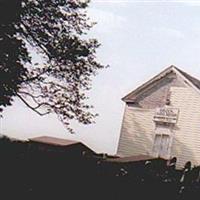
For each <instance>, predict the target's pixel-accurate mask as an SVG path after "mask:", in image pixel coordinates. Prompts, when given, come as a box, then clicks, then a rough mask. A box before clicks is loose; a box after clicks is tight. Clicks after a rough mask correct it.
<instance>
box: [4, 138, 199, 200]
mask: <svg viewBox="0 0 200 200" xmlns="http://www.w3.org/2000/svg"><path fill="white" fill-rule="evenodd" d="M83 152H84V153H83ZM175 165H176V159H175V158H174V159H172V160H171V161H170V162H169V161H165V160H161V159H156V160H149V161H148V160H146V161H138V162H128V163H116V162H113V163H112V162H107V161H106V160H105V159H103V158H102V157H101V156H100V155H97V154H94V153H91V152H89V151H88V152H87V151H86V150H85V149H83V148H82V147H81V146H79V147H78V146H77V147H76V148H75V149H74V148H71V149H70V148H68V149H65V148H60V147H51V146H48V147H47V146H43V145H37V144H34V143H30V142H19V141H10V140H9V139H8V138H2V139H0V170H1V171H0V195H1V199H26V200H29V199H36V200H39V199H45V200H46V199H56V200H60V199H66V200H77V199H87V200H88V199H89V200H90V199H91V200H129V199H131V200H133V199H137V200H139V199H141V200H143V199H173V200H175V199H178V200H186V199H191V200H192V199H197V198H198V199H199V196H200V182H199V178H200V177H199V167H195V168H192V167H191V165H190V163H187V164H186V166H185V168H184V169H182V170H176V169H175Z"/></svg>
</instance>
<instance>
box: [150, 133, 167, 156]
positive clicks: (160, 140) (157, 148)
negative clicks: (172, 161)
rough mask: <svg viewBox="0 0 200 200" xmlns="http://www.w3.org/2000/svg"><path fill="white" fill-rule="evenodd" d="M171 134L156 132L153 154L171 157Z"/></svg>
mask: <svg viewBox="0 0 200 200" xmlns="http://www.w3.org/2000/svg"><path fill="white" fill-rule="evenodd" d="M170 141H171V138H170V135H167V134H156V135H155V139H154V145H153V156H155V157H160V158H165V159H169V157H170V150H171V149H170V146H171V145H170Z"/></svg>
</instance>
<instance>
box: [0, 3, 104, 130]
mask: <svg viewBox="0 0 200 200" xmlns="http://www.w3.org/2000/svg"><path fill="white" fill-rule="evenodd" d="M88 3H89V2H88V1H81V0H48V1H46V0H15V1H14V0H0V92H1V97H0V106H1V108H3V107H2V106H8V105H11V104H12V101H13V97H14V96H17V97H19V98H20V99H21V100H22V101H23V102H24V103H25V104H26V105H27V106H28V107H29V108H30V109H32V110H33V111H35V112H36V113H38V114H39V115H45V114H48V113H52V112H53V113H56V114H57V115H58V117H59V119H60V120H61V121H62V122H63V123H64V124H65V125H66V126H67V128H68V129H69V130H70V131H71V132H72V129H71V128H69V126H68V125H69V122H70V120H72V119H75V120H77V121H78V122H81V123H84V124H89V123H91V122H92V121H93V118H94V117H95V116H96V114H93V113H91V112H90V108H91V107H92V106H90V105H88V104H87V103H86V99H87V96H86V91H87V90H89V89H90V88H91V78H92V76H94V75H96V74H97V72H98V70H99V69H102V68H104V67H105V66H103V65H102V64H100V63H99V62H98V61H97V58H96V49H97V48H98V47H99V43H98V41H97V40H96V39H87V37H86V36H85V35H86V33H87V32H88V30H90V28H91V27H92V26H93V23H91V22H89V19H88V16H87V13H86V8H87V6H88ZM30 47H31V48H32V49H34V50H35V51H36V52H37V54H38V55H40V56H41V57H42V60H43V62H42V64H41V63H39V64H38V63H33V59H32V58H31V56H30V55H31V54H30Z"/></svg>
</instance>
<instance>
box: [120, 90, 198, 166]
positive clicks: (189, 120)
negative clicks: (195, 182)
mask: <svg viewBox="0 0 200 200" xmlns="http://www.w3.org/2000/svg"><path fill="white" fill-rule="evenodd" d="M170 92H171V103H172V105H173V106H174V107H177V108H179V109H180V113H179V119H178V123H177V124H176V126H175V127H174V128H173V132H174V138H173V143H172V151H171V157H177V167H178V168H182V167H183V166H184V165H185V163H186V162H187V161H191V162H192V164H193V165H200V98H199V94H198V93H197V92H196V91H194V90H193V89H192V88H183V87H172V88H171V90H170ZM154 112H155V111H154V109H142V108H137V107H134V106H128V105H126V107H125V113H124V119H123V123H122V128H121V135H120V140H119V145H118V152H117V154H118V155H119V156H122V157H126V156H134V155H135V156H137V155H151V154H152V147H153V140H154V134H155V124H154V122H153V115H154Z"/></svg>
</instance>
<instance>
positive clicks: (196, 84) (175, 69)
mask: <svg viewBox="0 0 200 200" xmlns="http://www.w3.org/2000/svg"><path fill="white" fill-rule="evenodd" d="M170 72H174V73H175V74H177V75H178V73H180V74H181V75H182V76H183V77H184V78H185V79H187V80H188V82H190V84H192V85H193V86H194V87H195V88H197V89H198V90H200V80H199V79H197V78H195V77H193V76H191V75H189V74H188V73H186V72H184V71H182V70H181V69H179V68H178V67H176V66H175V65H170V66H169V67H167V68H166V69H164V70H163V71H161V72H160V73H159V74H157V75H156V76H154V77H153V78H151V79H150V80H149V81H147V82H145V83H144V84H142V85H140V86H139V87H137V88H136V89H135V90H133V91H132V92H130V93H128V94H127V95H126V96H125V97H123V98H122V100H123V101H126V102H129V100H130V99H129V98H130V96H133V95H137V93H139V91H141V90H142V89H144V88H145V87H148V85H150V84H152V83H154V82H155V81H157V80H158V79H160V78H162V77H163V76H166V75H167V74H168V73H170Z"/></svg>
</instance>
